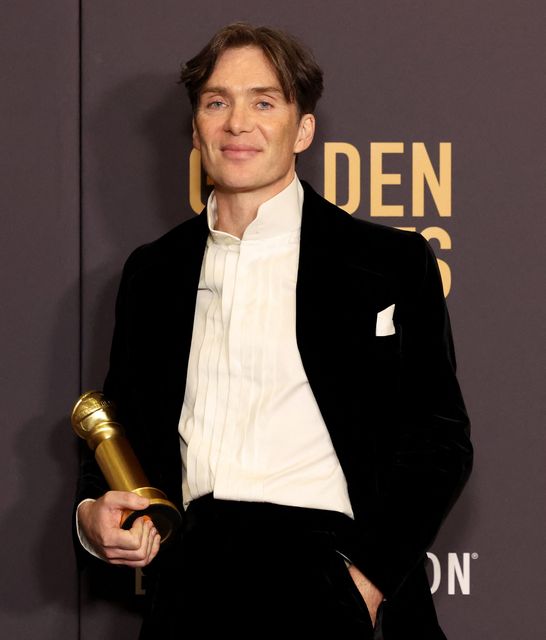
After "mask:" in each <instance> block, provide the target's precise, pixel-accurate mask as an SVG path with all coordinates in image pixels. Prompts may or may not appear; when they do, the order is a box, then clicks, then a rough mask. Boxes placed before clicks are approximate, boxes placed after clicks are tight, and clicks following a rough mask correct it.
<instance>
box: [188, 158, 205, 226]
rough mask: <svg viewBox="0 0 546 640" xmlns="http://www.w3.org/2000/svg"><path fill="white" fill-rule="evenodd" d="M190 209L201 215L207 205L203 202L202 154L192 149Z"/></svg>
mask: <svg viewBox="0 0 546 640" xmlns="http://www.w3.org/2000/svg"><path fill="white" fill-rule="evenodd" d="M189 182H190V207H191V208H192V209H193V211H194V213H201V211H203V209H204V208H205V205H204V204H203V203H202V202H201V153H200V152H199V151H198V150H197V149H192V150H191V153H190V181H189Z"/></svg>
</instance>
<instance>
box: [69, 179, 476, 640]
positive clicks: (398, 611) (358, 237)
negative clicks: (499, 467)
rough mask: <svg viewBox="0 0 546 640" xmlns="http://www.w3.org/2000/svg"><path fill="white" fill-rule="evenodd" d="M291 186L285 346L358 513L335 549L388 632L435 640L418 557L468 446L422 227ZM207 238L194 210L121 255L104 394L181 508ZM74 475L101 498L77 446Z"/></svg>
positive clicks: (156, 480) (465, 463)
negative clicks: (390, 221)
mask: <svg viewBox="0 0 546 640" xmlns="http://www.w3.org/2000/svg"><path fill="white" fill-rule="evenodd" d="M304 192H305V195H304V205H303V218H302V229H301V244H300V259H299V269H298V282H297V293H296V305H297V306H296V309H297V312H296V313H297V340H298V346H299V349H300V353H301V357H302V361H303V365H304V368H305V371H306V373H307V377H308V380H309V383H310V385H311V388H312V390H313V393H314V395H315V398H316V400H317V402H318V405H319V407H320V410H321V412H322V415H323V417H324V420H325V422H326V425H327V427H328V430H329V432H330V436H331V439H332V442H333V445H334V448H335V450H336V453H337V455H338V458H339V461H340V463H341V466H342V469H343V471H344V473H345V476H346V478H347V483H348V490H349V496H350V499H351V504H352V507H353V511H354V514H355V523H354V527H353V528H352V529H351V530H349V531H347V532H346V534H343V535H341V536H340V538H343V539H340V540H339V548H340V549H341V550H343V551H344V552H345V554H346V555H347V556H349V557H350V558H351V559H352V560H353V561H354V563H355V564H356V565H357V566H358V567H359V568H360V570H361V571H362V572H363V573H364V574H365V575H366V576H367V577H368V578H369V579H370V580H372V582H374V583H375V584H376V585H377V586H378V588H380V589H381V590H382V591H383V593H384V594H385V596H386V598H387V602H386V604H385V609H384V614H383V624H384V633H385V638H387V639H388V638H398V637H400V638H402V637H407V635H404V629H406V630H407V629H408V628H410V626H409V625H413V623H415V624H419V625H421V626H422V625H424V627H427V626H428V627H430V629H431V635H430V637H431V638H432V637H443V636H442V635H438V636H435V635H434V633H433V632H432V629H433V628H435V625H436V617H435V614H434V608H433V606H432V600H431V598H430V590H429V587H428V583H427V580H426V575H425V573H424V565H423V562H424V559H425V554H426V550H427V549H428V547H429V546H430V544H431V543H432V541H433V539H434V537H435V535H436V533H437V531H438V529H439V527H440V525H441V523H442V521H443V519H444V517H445V516H446V514H447V512H448V511H449V509H450V507H451V505H452V504H453V502H454V500H455V499H456V498H457V496H458V494H459V493H460V491H461V488H462V486H463V485H464V483H465V481H466V479H467V477H468V475H469V473H470V469H471V464H472V447H471V444H470V441H469V421H468V417H467V414H466V411H465V406H464V403H463V399H462V397H461V393H460V390H459V385H458V383H457V380H456V377H455V356H454V351H453V343H452V338H451V330H450V324H449V317H448V313H447V309H446V305H445V300H444V295H443V291H442V285H441V280H440V275H439V271H438V267H437V263H436V259H435V257H434V255H433V253H432V251H431V249H430V248H429V246H428V243H427V242H426V241H425V240H424V239H423V238H422V236H420V235H419V234H417V233H409V232H404V231H399V230H396V229H391V228H388V227H384V226H381V225H377V224H373V223H370V222H365V221H362V220H357V219H356V218H352V217H351V216H350V215H348V214H346V213H345V212H343V211H341V210H340V209H338V208H337V207H335V206H333V205H332V204H330V203H328V202H327V201H326V200H324V199H323V198H321V197H320V196H319V195H318V194H317V193H316V192H315V191H313V190H312V189H311V187H309V185H307V184H305V183H304ZM207 235H208V227H207V220H206V215H201V216H196V217H195V218H193V219H191V220H189V221H187V222H184V223H182V224H181V225H179V226H178V227H176V228H175V229H173V230H172V231H170V232H169V233H167V234H166V235H164V236H162V237H161V238H159V239H158V240H156V241H155V242H152V243H150V244H148V245H145V246H143V247H140V248H139V249H137V250H136V251H135V252H134V253H133V254H132V255H131V256H130V257H129V259H128V261H127V263H126V265H125V268H124V271H123V276H122V281H121V285H120V289H119V294H118V299H117V305H116V325H115V331H114V338H113V344H112V351H111V360H110V369H109V372H108V376H107V378H106V381H105V385H104V392H105V394H106V395H107V396H108V397H109V398H111V399H112V400H114V402H115V403H116V404H117V406H118V410H119V415H120V421H121V422H122V423H123V424H124V425H125V426H126V429H127V432H128V435H129V438H130V440H131V442H132V444H133V446H134V448H135V450H136V452H137V455H138V457H139V458H140V460H141V462H142V465H143V467H144V469H145V471H146V473H147V475H148V477H149V479H150V481H151V483H152V485H154V486H157V487H158V488H160V489H162V490H164V491H165V493H166V494H167V495H168V496H169V498H170V499H171V500H173V501H174V502H175V503H177V504H178V505H179V506H180V507H181V502H182V496H181V477H182V469H181V459H180V445H179V435H178V431H177V428H178V420H179V417H180V411H181V407H182V402H183V398H184V389H185V382H186V370H187V364H188V357H189V350H190V344H191V337H192V326H193V318H194V311H195V301H196V294H197V285H198V281H199V274H200V269H201V263H202V258H203V252H204V249H205V243H206V239H207ZM391 304H395V305H396V306H395V313H394V324H395V328H396V334H395V335H392V336H382V337H377V336H376V335H375V326H376V318H377V313H378V312H379V311H381V310H383V309H385V308H386V307H388V306H389V305H391ZM81 471H82V472H81V478H80V484H79V490H78V498H77V500H78V501H79V500H81V499H83V498H85V497H98V496H99V495H102V493H104V491H105V490H106V487H105V485H104V481H103V480H102V477H101V475H100V472H99V471H98V468H97V466H96V464H95V462H94V460H93V458H92V455H91V454H90V452H87V451H85V450H84V455H83V459H82V468H81ZM389 627H390V629H391V630H390V631H389ZM436 628H437V627H436ZM437 630H438V633H439V634H441V631H440V630H439V629H438V628H437ZM421 637H423V638H425V637H429V636H428V635H426V633H424V634H423V635H422V636H421Z"/></svg>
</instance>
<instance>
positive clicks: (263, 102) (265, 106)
mask: <svg viewBox="0 0 546 640" xmlns="http://www.w3.org/2000/svg"><path fill="white" fill-rule="evenodd" d="M272 106H273V105H272V104H271V103H270V102H267V100H260V102H258V108H259V109H262V110H266V109H270V108H271V107H272Z"/></svg>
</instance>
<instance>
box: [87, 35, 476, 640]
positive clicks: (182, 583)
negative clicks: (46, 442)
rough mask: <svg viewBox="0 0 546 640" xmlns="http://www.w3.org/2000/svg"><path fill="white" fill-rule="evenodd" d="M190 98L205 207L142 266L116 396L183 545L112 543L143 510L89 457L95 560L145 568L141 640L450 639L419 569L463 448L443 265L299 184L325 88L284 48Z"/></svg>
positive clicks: (262, 42) (132, 273)
mask: <svg viewBox="0 0 546 640" xmlns="http://www.w3.org/2000/svg"><path fill="white" fill-rule="evenodd" d="M182 80H183V81H184V83H185V84H186V88H187V90H188V94H189V97H190V100H191V102H192V107H193V114H194V118H193V143H194V146H195V148H197V149H199V150H200V152H201V157H202V161H203V166H204V168H205V170H206V172H207V174H208V175H209V176H210V177H211V178H212V180H213V183H214V191H213V193H212V194H211V197H210V198H209V200H208V203H207V208H206V212H204V213H203V214H202V215H201V216H200V217H198V218H195V219H192V220H190V221H188V222H185V223H183V224H182V225H180V226H179V227H177V228H175V229H174V230H172V231H171V232H169V233H168V234H166V235H165V236H163V237H162V238H160V239H159V240H157V241H156V242H153V243H151V244H149V245H146V246H144V247H141V248H140V249H138V250H137V251H136V252H134V253H133V255H132V256H131V257H130V258H129V260H128V262H127V264H126V266H125V269H124V274H123V277H122V282H121V285H120V291H119V295H118V301H117V307H116V327H115V332H114V339H113V345H112V352H111V363H110V370H109V373H108V377H107V379H106V382H105V387H104V391H105V394H106V395H107V396H108V397H109V398H111V399H113V400H114V402H115V403H116V404H117V406H118V410H119V414H120V421H121V422H122V423H123V424H125V426H126V428H127V432H128V435H129V438H130V439H131V441H132V443H133V446H134V447H135V449H136V451H137V455H138V457H139V458H140V459H141V462H142V464H143V467H144V468H145V470H146V472H147V474H148V476H149V478H150V481H151V483H152V484H153V485H154V486H157V487H159V488H161V489H162V490H164V491H165V492H166V494H167V495H168V496H169V497H170V498H171V499H172V500H174V501H175V502H176V503H177V504H179V505H180V506H181V508H182V506H183V508H184V509H185V510H186V515H185V525H184V527H183V532H182V535H181V539H180V540H179V541H178V542H177V544H174V545H173V546H172V547H171V548H170V549H166V550H165V551H163V550H162V551H161V553H159V554H158V551H159V537H158V534H157V532H156V531H155V529H154V527H153V524H152V523H151V522H150V521H147V520H146V519H144V518H139V519H137V520H136V522H135V524H134V525H133V527H132V529H131V530H130V531H123V530H121V529H120V527H119V522H120V515H121V513H122V511H123V509H125V508H131V509H142V508H145V507H146V506H147V502H146V500H144V499H141V498H139V497H138V496H135V495H132V494H128V493H123V492H112V491H110V492H107V491H106V487H105V486H104V482H103V481H102V479H101V477H100V474H99V473H98V470H97V468H96V465H95V463H94V461H93V460H92V457H91V456H90V454H88V453H86V454H85V458H84V460H83V464H82V480H81V483H80V491H79V499H78V504H79V507H78V512H77V521H78V528H79V536H80V540H81V541H82V543H83V544H84V546H85V547H86V548H87V549H88V551H90V552H91V553H92V554H94V555H97V556H99V557H101V558H103V559H104V560H106V561H108V562H110V563H112V564H123V565H127V566H129V567H143V566H146V567H147V570H148V571H149V575H150V583H151V587H150V589H149V594H148V595H149V601H150V609H149V613H148V615H147V617H146V620H145V623H144V626H143V630H142V634H141V637H143V638H155V637H180V636H181V635H182V634H183V633H184V630H188V629H196V628H197V629H201V630H203V632H205V631H206V632H207V633H204V635H205V636H206V635H211V637H214V635H215V634H219V633H221V632H222V633H223V632H234V633H237V635H238V636H239V637H262V636H266V637H268V636H269V635H279V634H280V633H285V634H286V633H288V635H294V636H297V635H301V637H308V636H309V637H311V636H313V635H318V636H319V637H321V636H322V635H323V634H335V635H336V637H342V638H344V637H353V636H356V637H362V638H372V637H375V638H385V640H396V639H402V638H410V637H411V638H412V637H416V638H417V637H418V638H421V639H429V638H430V639H437V638H444V637H445V636H444V634H443V633H442V631H441V629H440V627H439V626H438V623H437V620H436V615H435V612H434V607H433V604H432V600H431V596H430V589H429V586H428V583H427V579H426V575H425V572H424V560H425V557H426V549H427V548H428V547H429V545H430V544H431V542H432V540H433V539H434V536H435V535H436V533H437V530H438V528H439V526H440V524H441V522H442V520H443V518H444V517H445V515H446V513H447V512H448V510H449V508H450V506H451V505H452V503H453V501H454V500H455V499H456V497H457V495H458V493H459V492H460V490H461V488H462V486H463V484H464V482H465V480H466V478H467V477H468V474H469V472H470V467H471V458H472V450H471V445H470V443H469V440H468V432H469V423H468V418H467V416H466V412H465V408H464V404H463V400H462V398H461V395H460V391H459V387H458V384H457V381H456V378H455V360H454V353H453V346H452V341H451V333H450V328H449V319H448V315H447V311H446V307H445V301H444V297H443V293H442V287H441V282H440V277H439V273H438V269H437V265H436V261H435V259H434V256H433V254H432V252H431V251H430V249H429V248H428V245H427V243H426V241H424V240H423V238H422V237H421V236H420V235H418V234H411V233H406V232H402V231H397V230H393V229H389V228H386V227H382V226H379V225H373V224H371V223H368V222H363V221H358V220H356V219H353V218H351V217H350V216H348V215H347V214H345V213H344V212H342V211H340V210H339V209H337V208H336V207H334V206H333V205H331V204H329V203H327V202H326V201H325V200H323V199H322V198H321V197H320V196H319V195H317V194H316V193H315V192H314V191H313V190H312V189H311V187H309V186H308V185H306V184H303V186H302V184H301V183H300V182H299V180H298V178H297V176H296V174H295V160H296V157H297V154H299V153H301V152H302V151H304V150H305V149H307V148H308V147H309V146H310V144H311V142H312V140H313V135H314V131H315V117H314V115H313V112H314V109H315V105H316V102H317V100H318V98H319V97H320V94H321V92H322V73H321V71H320V69H319V68H318V66H317V65H316V63H315V61H314V60H313V58H312V56H311V54H310V53H309V52H308V51H307V50H306V49H304V48H303V47H302V46H301V45H300V44H298V43H297V42H296V41H295V40H294V39H292V38H291V37H290V36H287V35H286V34H284V33H282V32H279V31H275V30H271V29H268V28H254V27H251V26H248V25H244V24H235V25H230V26H228V27H226V28H224V29H221V30H220V31H219V32H218V33H217V34H216V35H215V36H214V37H213V38H212V40H211V41H210V42H209V43H208V45H207V46H206V47H205V48H204V49H203V50H202V51H201V52H200V53H199V54H198V55H197V56H196V57H195V58H193V59H192V60H191V61H190V62H189V63H188V64H187V65H186V67H185V68H184V70H183V73H182ZM86 498H89V499H88V500H85V499H86ZM156 556H157V557H156Z"/></svg>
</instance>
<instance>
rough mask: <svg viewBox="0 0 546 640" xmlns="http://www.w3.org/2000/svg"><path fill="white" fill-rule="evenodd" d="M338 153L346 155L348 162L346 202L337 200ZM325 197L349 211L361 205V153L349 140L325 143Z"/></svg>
mask: <svg viewBox="0 0 546 640" xmlns="http://www.w3.org/2000/svg"><path fill="white" fill-rule="evenodd" d="M338 155H344V156H346V157H347V162H348V172H347V176H348V190H347V191H348V196H347V202H346V203H345V204H340V203H339V202H336V197H337V156H338ZM324 197H325V198H326V200H328V201H329V202H332V203H334V204H337V206H338V207H339V208H340V209H343V210H344V211H346V212H347V213H354V212H355V211H356V210H357V209H358V207H359V205H360V153H358V149H357V148H356V147H355V146H353V145H352V144H349V143H348V142H326V143H325V144H324Z"/></svg>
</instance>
